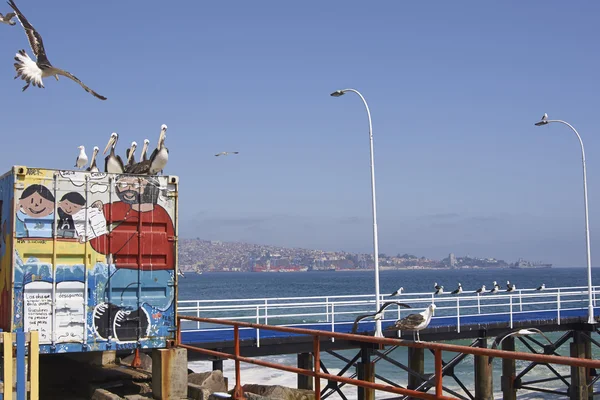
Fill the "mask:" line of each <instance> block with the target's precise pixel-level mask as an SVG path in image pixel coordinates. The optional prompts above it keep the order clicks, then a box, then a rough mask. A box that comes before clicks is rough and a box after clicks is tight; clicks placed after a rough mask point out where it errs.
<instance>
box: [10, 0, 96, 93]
mask: <svg viewBox="0 0 600 400" xmlns="http://www.w3.org/2000/svg"><path fill="white" fill-rule="evenodd" d="M8 5H10V6H11V7H12V9H13V10H14V11H15V13H16V15H17V18H18V20H19V22H20V23H21V26H23V29H24V30H25V34H26V35H27V39H28V40H29V45H30V46H31V50H32V51H33V54H34V55H35V57H36V59H37V60H36V61H35V62H34V61H33V60H32V59H31V58H29V55H27V53H26V52H25V50H19V52H18V53H17V54H16V56H15V61H17V62H16V63H15V64H14V66H15V70H16V71H17V75H16V76H15V79H17V78H18V77H21V79H22V80H24V81H25V82H27V85H25V86H23V91H25V89H27V88H28V87H29V85H30V84H32V83H33V86H37V87H39V88H43V87H44V83H43V82H42V78H47V77H50V76H53V77H54V78H56V80H58V75H62V76H65V77H67V78H69V79H71V80H73V81H75V82H77V83H78V84H79V85H81V87H82V88H83V89H85V91H86V92H88V93H91V94H92V95H94V96H95V97H97V98H99V99H100V100H106V97H104V96H101V95H99V94H98V93H96V92H94V91H93V90H92V89H90V88H89V87H87V86H86V85H85V84H84V83H83V82H81V81H80V80H79V79H78V78H77V77H76V76H75V75H73V74H71V73H70V72H68V71H65V70H62V69H60V68H56V67H54V66H52V64H50V61H49V60H48V57H47V56H46V50H44V43H43V41H42V37H41V36H40V34H39V33H38V32H37V31H36V30H35V28H34V27H33V26H32V25H31V24H30V23H29V21H27V19H26V18H25V16H24V15H23V13H21V11H20V10H19V9H18V8H17V5H16V4H15V2H14V0H8Z"/></svg>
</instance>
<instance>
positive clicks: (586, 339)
mask: <svg viewBox="0 0 600 400" xmlns="http://www.w3.org/2000/svg"><path fill="white" fill-rule="evenodd" d="M583 346H584V348H585V358H587V359H588V360H591V359H592V341H591V340H590V332H584V333H583ZM585 377H586V380H585V383H586V385H589V384H590V383H591V382H592V376H591V370H590V369H589V368H586V369H585ZM588 399H589V400H593V399H594V385H590V386H589V387H588Z"/></svg>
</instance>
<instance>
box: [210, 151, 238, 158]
mask: <svg viewBox="0 0 600 400" xmlns="http://www.w3.org/2000/svg"><path fill="white" fill-rule="evenodd" d="M229 154H240V152H239V151H222V152H220V153H217V154H215V157H219V156H227V155H229Z"/></svg>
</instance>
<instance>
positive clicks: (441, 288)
mask: <svg viewBox="0 0 600 400" xmlns="http://www.w3.org/2000/svg"><path fill="white" fill-rule="evenodd" d="M435 287H436V290H435V293H434V294H436V295H437V294H444V286H437V285H436V286H435Z"/></svg>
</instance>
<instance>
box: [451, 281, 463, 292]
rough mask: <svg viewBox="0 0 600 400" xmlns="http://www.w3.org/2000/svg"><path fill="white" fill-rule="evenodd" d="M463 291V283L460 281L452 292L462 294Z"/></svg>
mask: <svg viewBox="0 0 600 400" xmlns="http://www.w3.org/2000/svg"><path fill="white" fill-rule="evenodd" d="M462 291H463V289H462V285H461V284H460V282H459V283H458V288H456V290H453V291H452V292H451V293H450V294H461V293H462Z"/></svg>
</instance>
